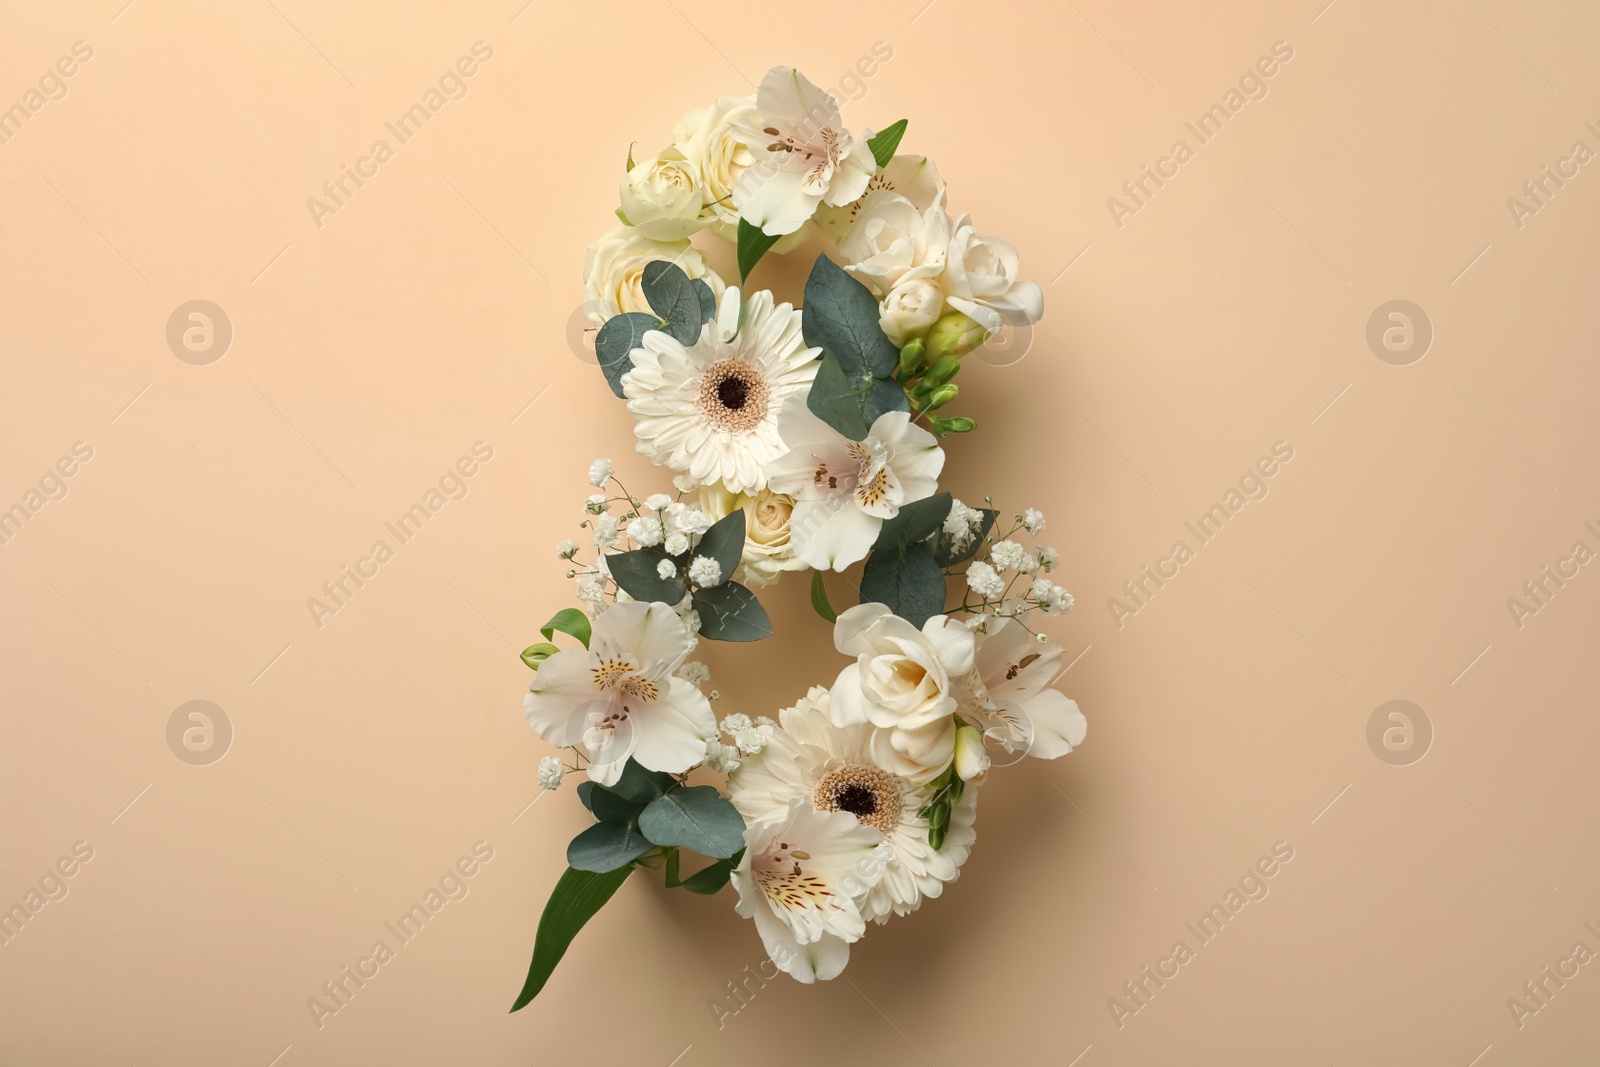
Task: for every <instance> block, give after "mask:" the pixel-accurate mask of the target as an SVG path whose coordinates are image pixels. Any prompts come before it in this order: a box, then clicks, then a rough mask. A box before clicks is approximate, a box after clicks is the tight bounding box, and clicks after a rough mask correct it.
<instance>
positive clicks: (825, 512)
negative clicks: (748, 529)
mask: <svg viewBox="0 0 1600 1067" xmlns="http://www.w3.org/2000/svg"><path fill="white" fill-rule="evenodd" d="M779 428H780V429H781V430H782V433H783V442H784V444H785V445H786V446H787V448H788V453H787V454H786V455H784V456H782V457H781V458H779V459H777V460H776V461H774V462H773V463H771V464H770V465H769V467H768V471H769V479H768V480H769V483H770V485H771V487H772V488H773V489H774V490H775V491H777V492H780V493H787V494H788V495H789V496H791V497H793V498H794V499H795V502H796V503H795V508H794V515H793V517H792V518H791V519H790V520H789V537H790V540H791V542H792V543H793V545H794V554H795V557H796V558H797V559H799V560H801V561H802V562H803V563H805V564H806V565H807V566H809V567H813V568H815V569H817V570H829V569H832V570H836V571H842V570H844V569H845V568H846V567H848V566H850V564H852V563H855V562H856V561H858V560H861V559H865V558H866V555H867V553H868V552H870V551H871V550H872V543H873V542H874V541H875V540H877V537H878V531H879V529H881V528H882V526H883V520H885V519H892V518H894V516H895V515H897V514H899V512H900V508H901V506H902V505H905V504H909V503H911V502H913V501H916V500H921V499H923V498H924V497H927V496H931V495H932V494H933V491H934V490H935V489H936V488H937V487H938V480H939V472H940V471H941V470H942V469H943V468H944V450H943V449H941V448H940V447H939V442H938V441H936V440H935V439H934V436H933V435H932V434H931V433H929V432H928V431H927V430H924V429H922V428H921V427H920V426H915V425H913V424H912V422H911V416H910V415H909V414H907V413H906V412H904V411H888V412H885V413H884V414H882V415H879V416H878V418H877V419H876V420H875V421H874V422H873V424H872V426H871V428H870V429H869V430H868V432H867V436H866V438H865V439H864V440H861V441H852V440H850V439H849V438H848V437H845V436H844V435H843V434H841V433H839V431H837V430H835V429H834V428H833V427H831V426H829V425H828V424H827V423H825V422H823V421H822V420H821V419H819V418H817V416H815V415H813V414H812V413H811V411H810V410H809V409H808V408H807V407H806V406H805V401H804V399H803V398H802V399H799V400H798V402H794V403H790V404H788V405H787V406H785V408H784V411H783V415H782V418H781V420H780V424H779Z"/></svg>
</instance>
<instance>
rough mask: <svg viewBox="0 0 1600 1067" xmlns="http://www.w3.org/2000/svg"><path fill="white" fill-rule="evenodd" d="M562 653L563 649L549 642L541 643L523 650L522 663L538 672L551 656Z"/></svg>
mask: <svg viewBox="0 0 1600 1067" xmlns="http://www.w3.org/2000/svg"><path fill="white" fill-rule="evenodd" d="M560 651H561V649H559V648H557V647H556V646H555V645H552V644H550V643H549V642H548V641H540V642H539V643H538V644H535V645H529V646H528V647H527V648H525V649H523V650H522V662H524V663H526V664H527V665H528V666H530V667H532V668H533V669H534V670H538V669H539V667H540V666H541V665H542V664H543V663H544V661H545V660H547V659H549V658H550V657H551V656H553V655H555V654H556V653H557V652H560Z"/></svg>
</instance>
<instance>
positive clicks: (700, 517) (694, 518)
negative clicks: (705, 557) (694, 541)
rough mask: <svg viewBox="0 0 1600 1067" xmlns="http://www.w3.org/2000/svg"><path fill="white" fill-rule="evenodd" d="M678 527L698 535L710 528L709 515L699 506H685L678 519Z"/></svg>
mask: <svg viewBox="0 0 1600 1067" xmlns="http://www.w3.org/2000/svg"><path fill="white" fill-rule="evenodd" d="M678 529H680V530H682V531H683V532H684V533H686V534H693V535H694V536H696V537H698V536H700V535H701V534H703V533H705V532H706V531H707V530H709V529H711V516H709V515H707V514H706V513H705V512H703V511H701V510H700V509H699V508H686V509H684V512H683V515H682V517H681V518H680V519H679V520H678Z"/></svg>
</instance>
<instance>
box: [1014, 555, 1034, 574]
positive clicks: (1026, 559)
mask: <svg viewBox="0 0 1600 1067" xmlns="http://www.w3.org/2000/svg"><path fill="white" fill-rule="evenodd" d="M1038 569H1039V557H1038V556H1036V555H1034V554H1033V553H1032V552H1023V553H1022V558H1021V559H1019V560H1017V573H1019V574H1032V573H1033V572H1035V571H1037V570H1038Z"/></svg>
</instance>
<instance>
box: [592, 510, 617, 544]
mask: <svg viewBox="0 0 1600 1067" xmlns="http://www.w3.org/2000/svg"><path fill="white" fill-rule="evenodd" d="M618 533H619V531H618V530H617V519H616V516H614V515H602V516H600V517H599V518H598V519H596V520H594V544H595V547H596V548H615V547H616V546H617V536H618Z"/></svg>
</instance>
